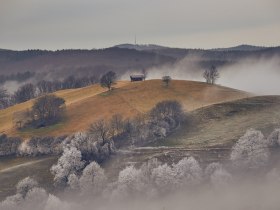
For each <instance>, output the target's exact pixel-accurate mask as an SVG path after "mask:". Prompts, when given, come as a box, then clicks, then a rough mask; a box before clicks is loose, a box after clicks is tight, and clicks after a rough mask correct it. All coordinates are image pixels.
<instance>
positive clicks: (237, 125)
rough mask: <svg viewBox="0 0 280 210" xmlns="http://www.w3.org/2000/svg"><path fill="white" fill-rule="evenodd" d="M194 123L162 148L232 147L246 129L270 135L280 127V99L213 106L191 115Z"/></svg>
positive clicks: (276, 97)
mask: <svg viewBox="0 0 280 210" xmlns="http://www.w3.org/2000/svg"><path fill="white" fill-rule="evenodd" d="M189 117H190V118H191V121H190V123H189V124H185V125H183V126H182V127H181V128H180V129H179V130H178V131H177V132H175V133H174V134H173V135H171V136H169V137H168V138H167V140H166V141H164V142H161V143H160V145H176V146H179V145H181V146H184V147H188V148H203V147H205V146H207V147H209V146H214V147H217V146H218V147H220V146H225V147H228V146H231V145H232V144H233V143H234V142H235V141H237V140H238V139H239V138H240V137H241V136H243V135H244V134H245V132H246V130H247V129H250V128H254V129H257V130H261V131H262V132H263V133H264V135H266V136H267V135H269V134H270V133H271V132H272V131H273V130H274V129H275V128H280V96H258V97H252V98H246V99H241V100H236V101H232V102H226V103H220V104H215V105H211V106H208V107H205V108H200V109H197V110H194V111H193V112H191V114H190V116H189Z"/></svg>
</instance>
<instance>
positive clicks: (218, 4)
mask: <svg viewBox="0 0 280 210" xmlns="http://www.w3.org/2000/svg"><path fill="white" fill-rule="evenodd" d="M0 2H1V3H0V48H4V49H52V50H54V49H65V48H86V49H92V48H104V47H109V46H113V45H116V44H120V43H134V36H135V35H136V36H137V43H138V44H159V45H165V46H171V47H181V48H217V47H228V46H234V45H239V44H245V43H246V44H252V45H261V46H263V45H265V46H275V45H280V12H279V8H280V0H0Z"/></svg>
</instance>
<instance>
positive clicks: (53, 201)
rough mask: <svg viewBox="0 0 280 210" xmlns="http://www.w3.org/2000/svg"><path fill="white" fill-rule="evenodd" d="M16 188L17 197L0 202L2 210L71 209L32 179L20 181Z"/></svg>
mask: <svg viewBox="0 0 280 210" xmlns="http://www.w3.org/2000/svg"><path fill="white" fill-rule="evenodd" d="M16 188H17V192H16V194H15V195H13V196H10V197H7V198H6V199H5V200H4V201H2V202H0V209H1V210H30V209H42V210H56V209H61V210H62V209H64V210H66V209H67V208H66V207H69V205H66V204H65V203H63V202H61V201H60V200H59V199H58V198H57V197H55V196H53V195H50V194H48V193H47V192H46V190H44V189H43V188H39V187H38V183H37V182H36V181H35V180H33V179H32V178H30V177H27V178H25V179H23V180H22V181H20V182H19V183H18V184H17V187H16ZM68 209H69V208H68Z"/></svg>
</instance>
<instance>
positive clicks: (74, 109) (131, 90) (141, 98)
mask: <svg viewBox="0 0 280 210" xmlns="http://www.w3.org/2000/svg"><path fill="white" fill-rule="evenodd" d="M55 94H56V95H58V96H60V97H63V98H64V99H65V100H66V109H67V117H66V119H65V120H64V121H63V122H61V123H59V124H57V125H54V126H49V127H45V128H40V129H28V130H23V131H17V130H16V129H15V128H14V124H13V115H14V113H16V112H21V111H24V110H27V109H28V108H31V106H32V103H33V101H28V102H25V103H22V104H17V105H15V106H12V107H9V108H7V109H5V110H0V132H2V133H6V134H8V135H19V136H21V137H25V138H28V137H30V136H44V135H55V136H59V135H66V134H70V133H73V132H77V131H83V130H86V129H87V128H88V126H89V125H90V124H91V123H93V122H95V121H97V120H99V119H107V120H108V119H110V118H111V117H112V116H113V115H114V114H121V115H123V116H124V117H125V118H129V117H132V116H135V115H137V114H139V113H146V112H148V111H149V110H150V109H151V108H152V107H153V106H154V105H155V104H156V103H158V102H160V101H163V100H178V101H180V102H181V103H182V105H183V107H184V109H185V110H186V111H191V110H194V109H197V108H200V107H204V106H207V105H211V104H216V103H221V102H225V101H232V100H236V99H240V98H244V97H248V96H249V95H250V94H248V93H246V92H242V91H239V90H235V89H230V88H226V87H222V86H217V85H208V84H206V83H202V82H194V81H180V80H174V81H172V82H171V85H170V86H169V87H168V88H167V87H165V86H164V85H163V84H162V81H161V80H148V81H144V82H134V83H131V82H118V83H117V85H116V86H115V89H114V90H113V91H111V92H107V91H106V90H105V89H103V88H101V87H100V86H99V85H93V86H90V87H86V88H80V89H72V90H63V91H58V92H56V93H55Z"/></svg>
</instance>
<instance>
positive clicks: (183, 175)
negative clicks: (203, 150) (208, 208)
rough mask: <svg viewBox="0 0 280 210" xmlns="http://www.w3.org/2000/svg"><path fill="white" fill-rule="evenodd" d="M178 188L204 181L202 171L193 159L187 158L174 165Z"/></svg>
mask: <svg viewBox="0 0 280 210" xmlns="http://www.w3.org/2000/svg"><path fill="white" fill-rule="evenodd" d="M173 170H174V173H175V177H174V178H175V180H176V182H177V184H178V187H180V186H184V185H195V184H199V183H200V182H201V180H202V175H203V173H202V169H201V168H200V166H199V163H198V162H197V161H196V160H195V159H194V158H193V157H185V158H184V159H182V160H180V161H179V162H178V163H177V164H175V165H173Z"/></svg>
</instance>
